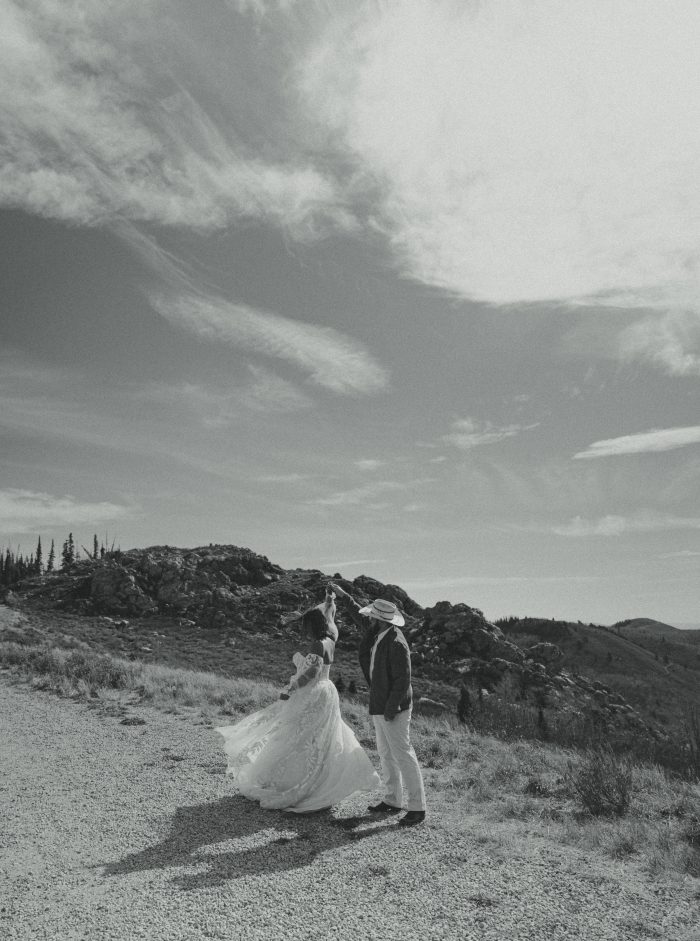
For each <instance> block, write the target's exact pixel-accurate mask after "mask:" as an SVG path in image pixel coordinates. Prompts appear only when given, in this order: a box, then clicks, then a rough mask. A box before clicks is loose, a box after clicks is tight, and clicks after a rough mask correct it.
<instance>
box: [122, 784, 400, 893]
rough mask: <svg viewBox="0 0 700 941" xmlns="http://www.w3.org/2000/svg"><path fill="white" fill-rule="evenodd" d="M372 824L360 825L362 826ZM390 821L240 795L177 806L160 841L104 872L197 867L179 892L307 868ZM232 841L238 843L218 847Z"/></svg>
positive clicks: (181, 878) (181, 880) (179, 881)
mask: <svg viewBox="0 0 700 941" xmlns="http://www.w3.org/2000/svg"><path fill="white" fill-rule="evenodd" d="M364 823H371V826H368V827H366V828H365V827H362V826H361V824H364ZM394 827H395V821H392V822H387V821H380V822H379V823H376V824H375V822H374V821H369V820H368V819H367V818H364V817H363V818H352V817H351V818H335V817H333V816H332V815H331V813H330V812H325V813H318V814H308V815H299V814H293V813H283V812H280V811H269V810H261V809H260V807H259V806H258V805H257V804H254V803H252V802H251V801H249V800H246V798H244V797H241V796H233V797H224V798H222V799H221V800H218V801H212V802H209V803H206V804H195V805H193V806H191V807H178V809H177V810H176V812H175V816H174V817H173V820H172V823H171V827H170V831H169V832H168V834H167V835H166V837H165V839H163V840H162V841H161V842H160V843H157V844H155V845H154V846H149V847H147V848H146V849H145V850H142V851H141V852H139V853H131V854H129V855H128V856H125V857H124V858H123V859H120V860H117V861H115V862H112V863H106V864H105V865H104V867H103V871H104V873H105V875H107V876H119V875H126V874H128V873H133V872H144V871H148V870H155V869H173V868H178V867H185V866H202V865H204V866H205V867H206V868H205V869H204V870H203V871H199V872H194V873H182V874H181V875H178V876H175V878H174V879H173V883H174V884H175V885H177V886H179V887H180V888H181V889H182V890H183V891H187V890H190V889H203V888H210V887H213V886H218V885H222V884H224V883H225V882H228V881H229V880H231V879H239V878H241V877H242V876H251V875H256V874H258V873H270V872H276V871H284V870H288V869H297V868H300V867H302V866H308V865H309V864H310V863H311V862H313V860H314V859H315V858H316V856H318V854H319V853H323V852H325V851H326V850H329V849H334V848H336V847H339V846H347V845H348V844H349V843H352V842H355V841H357V840H361V839H366V838H368V837H372V836H379V835H380V834H382V833H385V832H386V831H387V830H388V829H393V828H394ZM231 840H236V841H240V843H241V846H239V847H235V848H233V849H226V850H223V851H220V850H219V848H218V846H217V844H220V843H226V842H228V841H231Z"/></svg>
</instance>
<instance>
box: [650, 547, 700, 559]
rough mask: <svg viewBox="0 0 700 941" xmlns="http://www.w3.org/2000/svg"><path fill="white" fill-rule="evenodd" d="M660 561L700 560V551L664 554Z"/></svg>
mask: <svg viewBox="0 0 700 941" xmlns="http://www.w3.org/2000/svg"><path fill="white" fill-rule="evenodd" d="M657 558H659V559H700V550H698V551H696V550H694V549H680V550H679V551H678V552H662V553H661V554H660V555H659V556H657Z"/></svg>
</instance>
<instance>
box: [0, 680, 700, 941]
mask: <svg viewBox="0 0 700 941" xmlns="http://www.w3.org/2000/svg"><path fill="white" fill-rule="evenodd" d="M128 716H129V717H130V719H131V720H132V724H122V720H123V718H124V713H123V711H122V712H120V711H118V710H116V709H112V710H110V709H109V708H105V707H104V706H98V707H90V706H88V705H85V704H81V703H77V702H72V701H68V700H63V699H59V698H57V697H55V696H52V695H50V694H48V693H43V692H38V691H32V690H31V689H30V688H29V687H27V686H22V685H13V684H12V683H11V681H10V679H9V676H8V675H7V674H3V673H0V806H1V807H2V811H3V815H2V829H1V830H0V853H1V856H0V937H1V938H3V939H6V941H43V939H51V941H53V939H57V941H58V939H60V941H64V939H65V941H73V939H75V941H78V939H89V941H92V939H100V941H111V939H114V941H130V939H142V938H147V939H152V941H202V939H209V938H214V939H217V938H221V939H224V938H225V939H239V938H240V939H246V941H257V939H292V938H300V939H302V938H303V939H316V938H335V939H353V941H363V939H374V938H376V939H381V941H392V939H397V941H398V939H401V941H412V939H422V941H425V939H428V941H432V939H439V938H450V939H452V938H454V939H460V941H464V939H484V941H487V939H489V941H490V939H493V941H495V939H499V941H500V939H503V941H506V939H507V941H519V939H523V941H524V939H528V941H529V939H538V941H539V939H545V938H546V939H547V941H559V939H565V938H571V939H577V941H587V939H591V941H627V939H634V941H636V939H647V938H661V939H668V941H700V927H698V926H699V925H700V907H699V904H698V899H697V897H694V895H693V893H694V892H696V891H697V883H694V882H693V881H692V880H689V881H688V882H685V883H684V882H683V880H680V879H678V880H673V879H670V878H669V879H668V880H666V879H658V878H654V879H652V878H651V877H650V876H647V875H645V874H644V873H643V872H642V871H641V870H640V869H638V868H637V867H635V865H634V864H633V863H630V862H629V861H628V862H625V863H624V864H620V863H616V862H614V861H611V860H608V859H605V858H603V857H600V856H592V855H586V854H583V853H580V852H578V851H577V850H575V849H572V848H571V847H567V846H563V845H560V844H557V843H554V842H553V841H552V842H549V841H547V840H542V839H539V840H538V839H534V838H528V837H527V836H526V835H524V834H522V833H521V834H519V833H518V832H517V831H513V830H512V829H511V831H509V832H508V833H506V831H505V829H504V828H500V830H499V827H498V826H497V825H493V824H486V823H485V822H484V821H483V820H480V819H479V817H478V816H477V815H474V816H469V815H465V813H464V811H463V810H459V809H458V808H456V807H455V806H454V805H447V804H444V803H442V802H441V801H440V799H439V796H438V795H437V794H435V793H434V792H432V793H431V788H430V780H431V778H430V775H428V776H427V783H428V800H429V823H428V824H427V825H424V826H422V827H417V828H414V829H411V830H398V829H397V828H396V820H395V818H389V819H385V820H382V821H370V820H368V819H367V818H364V819H362V820H361V821H359V822H357V821H356V822H355V823H354V824H353V815H356V814H360V813H362V811H363V810H364V807H365V803H366V802H365V801H364V800H361V801H358V800H356V799H350V800H349V801H346V802H345V803H344V804H342V805H341V806H340V807H337V808H335V810H334V811H333V813H332V814H331V813H325V814H317V815H311V816H306V817H304V816H302V817H299V816H296V815H294V814H284V813H280V812H274V811H261V810H260V809H259V808H258V807H257V806H256V805H253V804H251V803H249V802H248V801H246V800H245V799H243V798H241V797H240V796H238V795H237V794H236V793H235V790H234V787H233V786H232V783H231V780H230V779H229V778H227V777H226V776H225V775H224V768H225V762H224V757H223V752H222V749H221V742H220V738H219V736H218V735H217V734H216V733H215V732H214V731H213V730H212V727H211V723H210V722H209V721H203V720H201V719H200V720H197V719H196V718H195V717H194V716H189V717H183V716H174V715H166V714H163V713H160V712H157V711H155V710H151V709H148V708H144V707H138V706H132V707H129V709H128ZM139 719H140V720H143V724H138V722H137V721H135V720H139Z"/></svg>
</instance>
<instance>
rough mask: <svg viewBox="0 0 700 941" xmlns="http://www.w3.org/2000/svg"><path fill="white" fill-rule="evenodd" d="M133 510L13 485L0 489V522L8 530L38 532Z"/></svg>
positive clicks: (124, 514)
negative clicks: (23, 488) (12, 486)
mask: <svg viewBox="0 0 700 941" xmlns="http://www.w3.org/2000/svg"><path fill="white" fill-rule="evenodd" d="M130 515H132V509H131V508H130V507H126V506H123V505H119V504H116V503H109V502H107V501H101V502H98V503H87V502H84V501H80V500H76V499H75V498H74V497H71V496H62V497H56V496H54V495H53V494H50V493H41V492H36V491H33V490H22V489H17V488H10V489H6V490H0V525H2V526H3V527H4V528H5V529H6V530H7V531H8V532H15V533H18V532H24V533H36V532H39V530H41V529H42V527H43V528H47V527H51V526H58V525H65V526H73V525H80V524H90V525H92V524H93V523H103V522H108V521H112V520H118V519H124V518H125V517H127V516H130Z"/></svg>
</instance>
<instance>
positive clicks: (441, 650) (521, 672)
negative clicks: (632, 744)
mask: <svg viewBox="0 0 700 941" xmlns="http://www.w3.org/2000/svg"><path fill="white" fill-rule="evenodd" d="M407 632H408V634H409V636H410V639H411V642H412V659H413V662H414V664H415V665H416V667H417V668H418V669H419V670H421V669H422V670H423V671H425V672H426V673H427V675H429V676H434V677H440V678H447V677H451V678H452V680H453V683H454V684H455V685H457V684H463V683H467V684H470V685H471V686H472V687H473V688H475V689H476V690H478V691H479V695H481V694H483V693H495V694H496V695H499V692H502V693H503V694H504V695H509V696H511V697H512V696H513V695H515V697H516V698H519V699H521V700H522V701H525V700H527V699H528V698H530V699H531V700H532V701H534V702H536V703H538V704H540V705H541V706H542V707H544V706H545V705H547V706H549V707H550V708H556V709H557V710H559V711H562V712H568V713H570V714H571V716H572V717H574V716H579V717H580V716H584V715H585V716H586V717H587V718H588V719H590V720H592V721H595V722H598V723H600V724H601V725H603V726H612V725H615V726H617V727H620V726H622V727H625V728H629V729H630V730H640V731H641V730H643V731H644V732H649V731H650V729H649V727H648V726H647V724H646V723H645V722H644V721H643V720H642V718H641V716H640V715H639V714H638V713H637V712H636V711H635V710H634V709H633V708H632V707H631V706H630V705H629V704H628V703H627V702H626V701H625V699H624V698H623V697H622V696H621V695H620V694H619V693H615V692H614V691H613V690H611V689H610V688H609V687H607V686H605V685H604V684H603V683H599V682H597V681H594V682H591V681H589V680H588V679H586V678H585V677H582V676H578V675H574V674H571V673H566V672H563V671H562V670H561V667H562V663H563V660H564V655H563V652H562V650H561V649H560V648H559V647H558V646H557V645H556V644H553V643H548V642H544V643H537V644H532V645H531V646H529V647H527V648H525V650H522V649H521V648H520V647H518V646H517V645H516V644H514V643H512V642H511V641H509V640H508V639H507V638H506V636H505V634H504V633H503V631H502V630H501V629H500V628H499V627H497V626H496V625H495V624H491V623H490V622H489V621H487V620H486V618H485V617H484V615H483V614H482V612H481V611H479V610H478V609H477V608H470V607H469V606H468V605H466V604H456V605H452V604H449V602H447V601H441V602H439V603H438V604H437V605H435V607H433V608H427V609H426V610H425V611H424V612H423V617H422V618H421V620H420V621H416V622H415V623H414V624H413V626H409V627H407Z"/></svg>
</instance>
